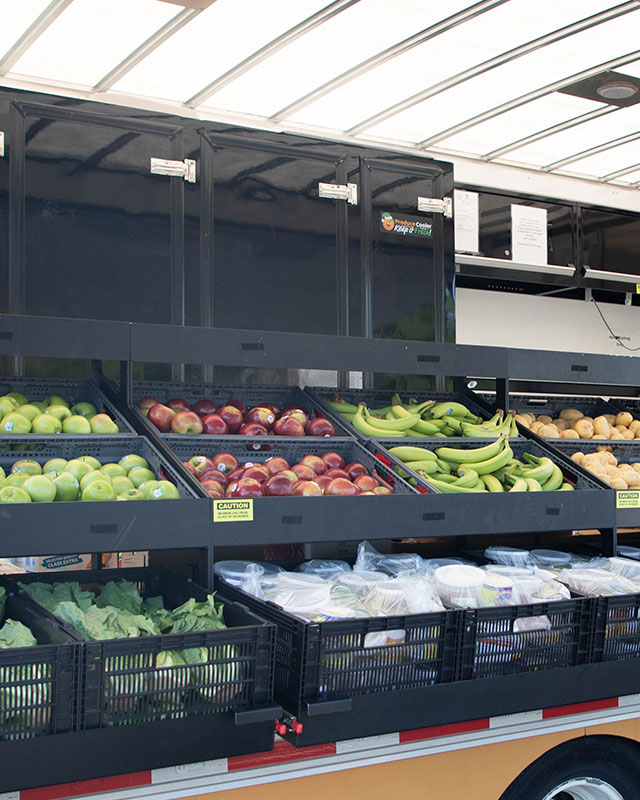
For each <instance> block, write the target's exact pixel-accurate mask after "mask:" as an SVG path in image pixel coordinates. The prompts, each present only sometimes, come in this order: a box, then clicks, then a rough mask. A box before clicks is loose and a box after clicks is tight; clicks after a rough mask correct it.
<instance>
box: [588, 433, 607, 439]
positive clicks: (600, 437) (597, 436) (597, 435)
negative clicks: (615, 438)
mask: <svg viewBox="0 0 640 800" xmlns="http://www.w3.org/2000/svg"><path fill="white" fill-rule="evenodd" d="M591 438H592V439H610V438H611V437H610V436H604V435H603V434H602V433H594V434H593V436H592V437H591Z"/></svg>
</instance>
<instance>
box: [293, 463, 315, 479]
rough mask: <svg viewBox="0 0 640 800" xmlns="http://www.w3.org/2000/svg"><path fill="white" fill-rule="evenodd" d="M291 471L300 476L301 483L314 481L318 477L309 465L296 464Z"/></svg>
mask: <svg viewBox="0 0 640 800" xmlns="http://www.w3.org/2000/svg"><path fill="white" fill-rule="evenodd" d="M291 469H292V471H293V472H295V474H296V475H297V476H298V480H299V481H312V480H313V479H314V478H315V477H316V472H315V470H314V469H313V467H310V466H309V465H308V464H294V465H293V466H292V467H291Z"/></svg>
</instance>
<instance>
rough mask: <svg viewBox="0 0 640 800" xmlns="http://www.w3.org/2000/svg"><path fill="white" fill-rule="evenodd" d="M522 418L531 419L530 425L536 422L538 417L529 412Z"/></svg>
mask: <svg viewBox="0 0 640 800" xmlns="http://www.w3.org/2000/svg"><path fill="white" fill-rule="evenodd" d="M522 416H523V417H529V422H530V423H531V422H535V421H536V415H535V414H533V413H532V412H531V411H527V412H526V414H522Z"/></svg>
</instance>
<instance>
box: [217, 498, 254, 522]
mask: <svg viewBox="0 0 640 800" xmlns="http://www.w3.org/2000/svg"><path fill="white" fill-rule="evenodd" d="M213 521H214V522H253V500H214V501H213Z"/></svg>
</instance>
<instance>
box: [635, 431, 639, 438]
mask: <svg viewBox="0 0 640 800" xmlns="http://www.w3.org/2000/svg"><path fill="white" fill-rule="evenodd" d="M634 439H640V431H636V433H635V436H634Z"/></svg>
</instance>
